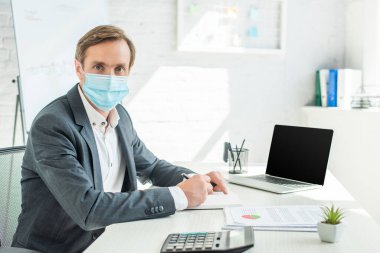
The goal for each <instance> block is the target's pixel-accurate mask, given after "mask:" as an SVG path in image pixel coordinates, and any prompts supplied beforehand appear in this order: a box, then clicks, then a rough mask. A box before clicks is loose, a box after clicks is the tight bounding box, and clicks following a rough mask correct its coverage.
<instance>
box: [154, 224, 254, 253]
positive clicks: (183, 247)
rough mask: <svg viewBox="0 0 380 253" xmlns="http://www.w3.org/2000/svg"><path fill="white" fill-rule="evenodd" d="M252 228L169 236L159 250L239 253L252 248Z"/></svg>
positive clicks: (183, 252)
mask: <svg viewBox="0 0 380 253" xmlns="http://www.w3.org/2000/svg"><path fill="white" fill-rule="evenodd" d="M254 241H255V239H254V232H253V228H252V227H245V228H244V229H241V230H232V231H214V232H189V233H175V234H169V235H168V237H167V238H166V240H165V242H164V244H163V245H162V248H161V253H167V252H182V253H186V252H188V253H190V252H210V253H211V252H213V253H217V252H226V253H240V252H244V251H246V250H247V249H249V248H252V247H253V246H254Z"/></svg>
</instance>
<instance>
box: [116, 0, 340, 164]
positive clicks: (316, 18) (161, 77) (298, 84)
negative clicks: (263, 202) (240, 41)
mask: <svg viewBox="0 0 380 253" xmlns="http://www.w3.org/2000/svg"><path fill="white" fill-rule="evenodd" d="M111 13H112V15H111V17H112V20H111V21H112V23H114V24H116V25H119V26H121V27H122V28H123V29H125V31H126V32H127V34H129V35H130V37H131V38H132V39H133V41H134V42H135V44H136V46H137V62H136V66H135V68H134V69H133V74H132V78H131V80H130V82H131V87H132V90H133V93H132V95H131V96H130V97H129V99H128V100H127V102H126V107H127V109H128V110H129V111H130V113H131V115H132V118H133V119H134V122H135V126H136V128H137V130H138V132H139V134H140V137H142V139H143V140H145V142H146V143H147V144H148V146H149V147H150V148H151V149H153V150H154V152H155V153H156V154H158V155H159V156H160V157H164V158H166V159H169V160H177V161H221V158H222V143H223V141H225V140H231V141H232V143H233V144H239V145H240V143H241V141H242V140H243V138H246V144H247V147H248V148H249V149H250V150H251V151H252V152H251V154H250V155H251V156H250V161H251V162H259V163H261V162H266V160H267V154H268V150H269V145H270V140H271V136H272V131H273V125H274V124H275V123H284V124H285V123H287V124H298V123H299V122H300V120H299V114H298V112H299V108H300V107H301V106H303V105H305V104H307V103H311V102H312V101H313V98H314V71H315V70H316V69H318V68H321V67H343V63H344V39H345V2H344V1H341V0H308V1H304V0H289V1H288V18H287V23H288V29H287V43H286V44H287V48H286V51H287V52H286V55H285V56H268V55H266V56H262V55H241V54H206V53H180V52H177V51H176V23H175V21H176V1H175V0H160V1H132V0H128V1H125V0H112V1H111Z"/></svg>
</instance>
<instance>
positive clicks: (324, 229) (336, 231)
mask: <svg viewBox="0 0 380 253" xmlns="http://www.w3.org/2000/svg"><path fill="white" fill-rule="evenodd" d="M343 229H344V223H339V224H338V225H331V224H327V223H323V222H319V223H318V235H319V238H320V239H321V241H323V242H338V241H339V240H340V237H341V236H342V232H343Z"/></svg>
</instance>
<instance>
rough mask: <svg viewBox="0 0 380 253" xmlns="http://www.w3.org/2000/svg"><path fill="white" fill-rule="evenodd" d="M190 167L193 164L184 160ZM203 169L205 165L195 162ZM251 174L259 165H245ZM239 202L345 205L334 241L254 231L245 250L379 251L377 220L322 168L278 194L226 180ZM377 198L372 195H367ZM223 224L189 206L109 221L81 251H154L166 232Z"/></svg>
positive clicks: (217, 213) (219, 217) (218, 216)
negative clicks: (319, 178) (307, 187)
mask: <svg viewBox="0 0 380 253" xmlns="http://www.w3.org/2000/svg"><path fill="white" fill-rule="evenodd" d="M187 167H189V168H192V169H194V170H195V169H196V168H195V167H193V166H187ZM198 168H202V169H206V168H212V169H215V167H210V165H200V166H198ZM252 170H254V171H253V173H252V174H256V173H261V172H263V168H251V169H250V171H251V172H252ZM229 189H230V190H231V191H233V192H235V193H236V194H238V195H239V197H240V198H241V200H242V202H243V205H246V206H259V205H300V204H311V205H320V204H330V203H331V201H333V202H334V204H336V205H337V206H339V207H343V208H345V209H346V216H347V217H346V219H345V222H346V223H347V226H346V229H345V231H344V233H343V236H342V239H341V241H340V242H338V243H335V244H329V243H322V242H321V241H320V240H319V237H318V233H316V232H279V231H255V247H254V248H252V249H251V250H249V251H247V252H266V253H271V252H276V253H278V252H292V253H293V252H318V253H320V252H323V253H328V252H333V253H339V252H344V253H348V252H355V253H356V252H363V253H364V252H380V226H379V225H378V224H377V223H376V222H375V221H374V220H373V218H372V217H370V216H369V215H368V213H367V212H366V211H365V210H364V209H363V208H361V206H360V204H359V203H357V202H356V201H355V200H354V199H353V198H352V196H351V195H350V194H349V193H348V192H347V191H346V190H345V189H344V187H343V186H342V185H341V184H340V183H339V182H338V181H337V180H336V179H335V177H334V176H333V175H332V174H331V173H330V172H328V173H327V176H326V181H325V186H324V187H323V188H320V189H317V190H311V191H304V192H298V193H291V194H284V195H278V194H274V193H269V192H264V191H260V190H255V189H252V188H247V187H243V186H238V185H233V184H229ZM373 198H374V200H375V199H377V200H378V196H373ZM223 224H224V216H223V211H222V210H191V211H182V212H177V213H176V214H175V215H171V216H168V217H165V218H160V219H153V220H142V221H135V222H128V223H122V224H115V225H112V226H109V227H108V228H107V229H106V231H105V232H104V233H103V235H101V236H100V237H99V239H97V240H96V241H95V242H94V243H93V244H92V245H91V246H90V247H89V248H88V250H86V253H95V252H99V253H104V252H112V253H118V252H122V253H126V252H128V253H135V252H136V253H155V252H160V249H161V246H162V244H163V242H164V240H165V238H166V236H167V235H168V234H169V233H175V232H187V231H212V230H220V229H221V227H222V226H223Z"/></svg>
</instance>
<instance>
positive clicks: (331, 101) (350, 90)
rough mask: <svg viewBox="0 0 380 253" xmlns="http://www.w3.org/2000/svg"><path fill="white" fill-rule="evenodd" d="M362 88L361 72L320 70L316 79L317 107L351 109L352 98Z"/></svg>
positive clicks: (352, 70) (353, 70)
mask: <svg viewBox="0 0 380 253" xmlns="http://www.w3.org/2000/svg"><path fill="white" fill-rule="evenodd" d="M361 87H362V71H361V70H355V69H320V70H318V71H317V73H316V78H315V89H316V90H315V105H317V106H323V107H342V108H351V102H352V97H353V96H354V95H355V94H358V93H359V92H360V91H361Z"/></svg>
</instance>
